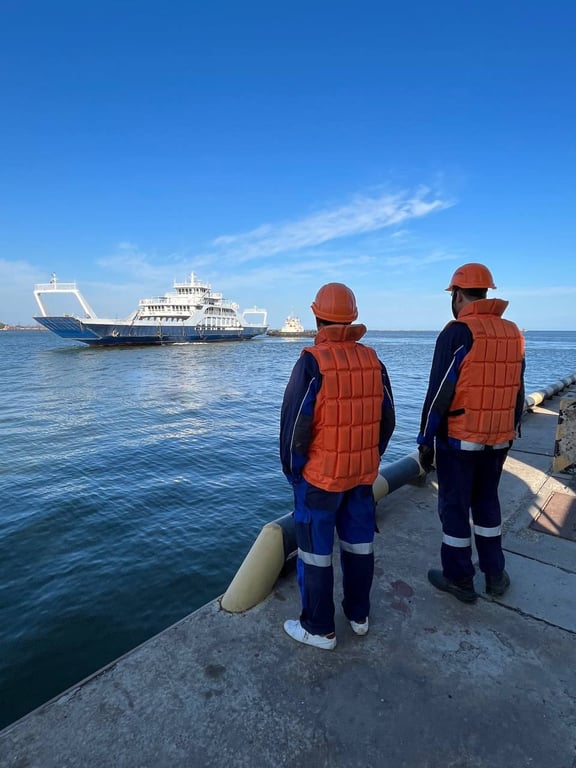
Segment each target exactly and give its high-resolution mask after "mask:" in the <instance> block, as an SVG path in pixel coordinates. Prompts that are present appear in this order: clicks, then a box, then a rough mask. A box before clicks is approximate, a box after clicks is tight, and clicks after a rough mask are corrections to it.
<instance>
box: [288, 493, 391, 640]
mask: <svg viewBox="0 0 576 768" xmlns="http://www.w3.org/2000/svg"><path fill="white" fill-rule="evenodd" d="M375 509H376V505H375V502H374V496H373V493H372V486H371V485H360V486H357V487H355V488H352V489H351V490H349V491H344V492H341V493H335V492H330V491H323V490H321V489H320V488H316V487H315V486H313V485H311V484H310V483H308V482H306V481H305V480H301V481H300V482H299V483H297V484H296V485H295V486H294V523H295V529H296V541H297V544H298V561H297V573H298V586H299V587H300V596H301V599H302V613H301V614H300V623H301V624H302V626H303V627H304V629H306V630H307V631H308V632H310V633H311V634H314V635H327V634H330V633H331V632H334V629H335V624H334V595H333V591H334V570H333V567H332V552H333V550H334V533H335V531H336V532H337V533H338V539H339V542H340V566H341V568H342V588H343V592H344V599H343V600H342V608H343V610H344V615H345V616H346V617H347V618H348V619H350V620H351V621H357V622H363V621H364V620H365V619H366V618H368V615H369V613H370V589H371V587H372V580H373V578H374V531H375Z"/></svg>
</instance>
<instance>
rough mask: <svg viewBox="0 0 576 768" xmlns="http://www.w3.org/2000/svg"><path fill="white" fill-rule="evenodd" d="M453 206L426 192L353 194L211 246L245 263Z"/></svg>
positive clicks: (394, 224)
mask: <svg viewBox="0 0 576 768" xmlns="http://www.w3.org/2000/svg"><path fill="white" fill-rule="evenodd" d="M452 205H454V202H453V201H452V200H450V199H447V198H441V197H440V196H438V195H434V194H433V193H432V192H431V190H430V189H428V188H427V187H421V188H419V189H417V190H415V191H410V190H408V191H402V192H398V193H395V194H384V195H379V196H371V197H370V196H366V195H358V196H356V197H355V198H354V199H353V200H352V201H351V202H349V203H346V204H344V205H340V206H337V207H335V208H332V209H325V210H323V211H320V212H318V213H316V214H313V215H311V216H306V217H304V218H302V219H298V220H296V221H292V222H287V223H283V224H274V225H273V224H266V225H263V226H260V227H258V228H256V229H253V230H251V231H250V232H245V233H242V234H239V235H222V236H220V237H218V238H216V239H215V240H214V241H213V242H212V247H213V249H214V250H215V251H216V252H217V253H218V254H219V257H226V258H230V259H234V261H235V262H237V263H238V262H246V261H251V260H255V259H261V258H266V257H272V256H276V255H277V254H279V253H287V252H294V251H300V250H302V249H306V248H310V247H314V246H319V245H322V244H324V243H329V242H331V241H335V240H339V239H341V238H345V237H352V236H358V235H363V234H366V233H370V232H377V231H379V230H382V229H385V228H387V227H393V226H396V225H399V224H402V223H403V222H407V221H409V220H412V219H418V218H422V217H424V216H428V215H430V214H431V213H435V212H437V211H441V210H443V209H445V208H449V207H451V206H452Z"/></svg>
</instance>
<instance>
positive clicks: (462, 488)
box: [436, 447, 508, 581]
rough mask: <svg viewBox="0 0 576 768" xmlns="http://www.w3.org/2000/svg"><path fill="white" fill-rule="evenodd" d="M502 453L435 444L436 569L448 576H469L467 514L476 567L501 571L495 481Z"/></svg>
mask: <svg viewBox="0 0 576 768" xmlns="http://www.w3.org/2000/svg"><path fill="white" fill-rule="evenodd" d="M507 454H508V449H507V448H504V449H498V450H490V449H486V450H483V451H462V450H450V449H443V448H438V447H437V449H436V471H437V475H438V513H439V515H440V520H441V522H442V549H441V558H442V570H443V572H444V576H446V578H447V579H450V580H451V581H461V580H463V579H469V578H471V577H473V576H474V566H473V564H472V531H471V527H470V516H472V522H473V526H474V539H475V543H476V550H477V552H478V562H479V565H480V570H481V571H482V572H483V573H485V574H486V575H488V576H489V577H496V576H498V575H499V574H500V573H502V571H503V570H504V554H503V552H502V515H501V511H500V501H499V499H498V484H499V482H500V477H501V475H502V467H503V466H504V461H505V460H506V456H507Z"/></svg>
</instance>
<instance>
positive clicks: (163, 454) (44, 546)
mask: <svg viewBox="0 0 576 768" xmlns="http://www.w3.org/2000/svg"><path fill="white" fill-rule="evenodd" d="M436 335H437V334H436V333H435V332H434V333H432V332H430V333H427V332H419V333H411V332H372V333H370V334H368V337H367V339H368V341H369V343H371V344H372V345H373V346H374V347H375V348H376V349H377V351H378V353H379V354H380V357H381V359H382V360H383V361H384V362H385V363H386V365H387V367H388V371H389V374H390V378H391V381H392V387H393V391H394V396H395V400H396V407H397V416H398V426H397V429H396V433H395V435H394V437H393V439H392V442H391V445H390V447H389V449H388V452H387V455H386V456H385V461H394V460H395V459H398V458H401V457H402V456H404V455H406V454H407V453H409V452H411V451H413V450H414V449H415V437H416V434H417V432H418V424H419V418H420V409H421V405H422V400H423V396H424V392H425V389H426V383H427V375H428V370H429V366H430V362H431V359H432V352H433V347H434V341H435V338H436ZM308 343H310V340H302V339H300V340H296V339H293V340H288V339H278V338H262V339H254V340H253V341H250V342H245V343H223V344H207V345H201V344H198V345H187V346H173V347H159V348H152V347H142V348H134V349H100V350H94V349H90V348H88V347H85V346H80V345H75V344H71V343H68V342H64V341H61V340H59V339H58V338H57V337H56V336H54V335H52V334H50V333H47V332H34V331H30V332H24V331H23V332H5V333H0V363H1V370H2V374H1V381H2V387H1V394H0V398H1V399H0V402H1V409H0V428H1V436H2V441H1V444H0V452H1V457H2V461H1V462H0V505H1V508H0V555H1V556H0V697H1V698H0V727H2V726H5V725H6V724H8V723H9V722H11V721H13V720H15V719H17V718H18V717H20V716H22V715H23V714H25V713H26V712H28V711H29V710H31V709H32V708H34V707H36V706H38V705H39V704H41V703H42V702H43V701H46V700H47V699H49V698H51V697H52V696H54V695H56V694H57V693H58V692H60V691H62V690H64V689H65V688H67V687H68V686H70V685H71V684H73V683H74V682H76V681H78V680H80V679H82V678H83V677H85V676H86V675H88V674H89V673H91V672H93V671H95V670H96V669H98V668H99V667H101V666H102V665H104V664H105V663H107V662H108V661H110V660H112V659H114V658H116V657H118V656H119V655H121V654H122V653H124V652H126V651H127V650H129V649H130V648H133V647H134V646H136V645H137V644H139V643H141V642H143V641H144V640H146V639H147V638H149V637H151V636H152V635H154V634H156V633H158V632H159V631H160V630H162V629H164V628H165V627H167V626H169V625H170V624H172V623H173V622H175V621H177V620H178V619H180V618H182V617H183V616H185V615H186V614H188V613H190V612H191V611H193V610H195V609H196V608H198V607H199V606H201V605H203V604H204V603H206V602H208V601H209V600H211V599H212V598H214V597H216V596H218V595H220V594H222V592H224V591H225V589H226V587H227V586H228V584H229V582H230V580H231V579H232V578H233V576H234V574H235V573H236V570H237V569H238V567H239V565H240V564H241V562H242V560H243V559H244V557H245V555H246V553H247V552H248V550H249V549H250V546H251V545H252V543H253V541H254V539H255V538H256V536H257V535H258V533H259V531H260V529H261V528H262V526H263V525H264V524H265V523H267V522H269V521H270V520H274V519H275V518H277V517H280V516H281V515H284V514H286V513H287V512H290V511H291V499H292V497H291V489H290V486H289V485H288V483H287V482H286V481H285V479H284V476H283V475H282V473H281V470H280V466H279V459H278V422H279V413H280V404H281V400H282V394H283V391H284V387H285V385H286V382H287V380H288V377H289V374H290V371H291V369H292V366H293V364H294V362H295V360H296V359H297V357H298V354H299V351H300V349H301V348H302V347H303V346H304V345H306V344H308ZM526 345H527V371H526V385H527V393H530V392H533V391H536V390H538V389H542V388H543V387H545V386H548V385H549V384H552V383H554V382H555V381H556V380H557V379H558V378H560V377H562V376H565V375H567V374H568V373H572V372H573V371H575V370H576V332H566V333H556V332H555V333H552V332H528V333H527V334H526Z"/></svg>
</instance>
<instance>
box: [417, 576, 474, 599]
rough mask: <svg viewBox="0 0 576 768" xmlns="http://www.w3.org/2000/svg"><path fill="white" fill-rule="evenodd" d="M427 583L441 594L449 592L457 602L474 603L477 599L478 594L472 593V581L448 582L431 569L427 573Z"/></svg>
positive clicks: (448, 580) (444, 577)
mask: <svg viewBox="0 0 576 768" xmlns="http://www.w3.org/2000/svg"><path fill="white" fill-rule="evenodd" d="M428 581H429V582H430V584H432V585H433V586H434V587H436V589H440V590H441V591H442V592H449V593H450V594H451V595H454V597H455V598H456V599H457V600H460V601H461V602H463V603H475V602H476V600H477V599H478V593H477V592H475V591H474V582H473V580H472V579H463V580H462V581H458V582H456V581H450V579H447V578H446V576H444V574H443V573H442V571H437V570H434V569H432V570H431V571H428Z"/></svg>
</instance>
